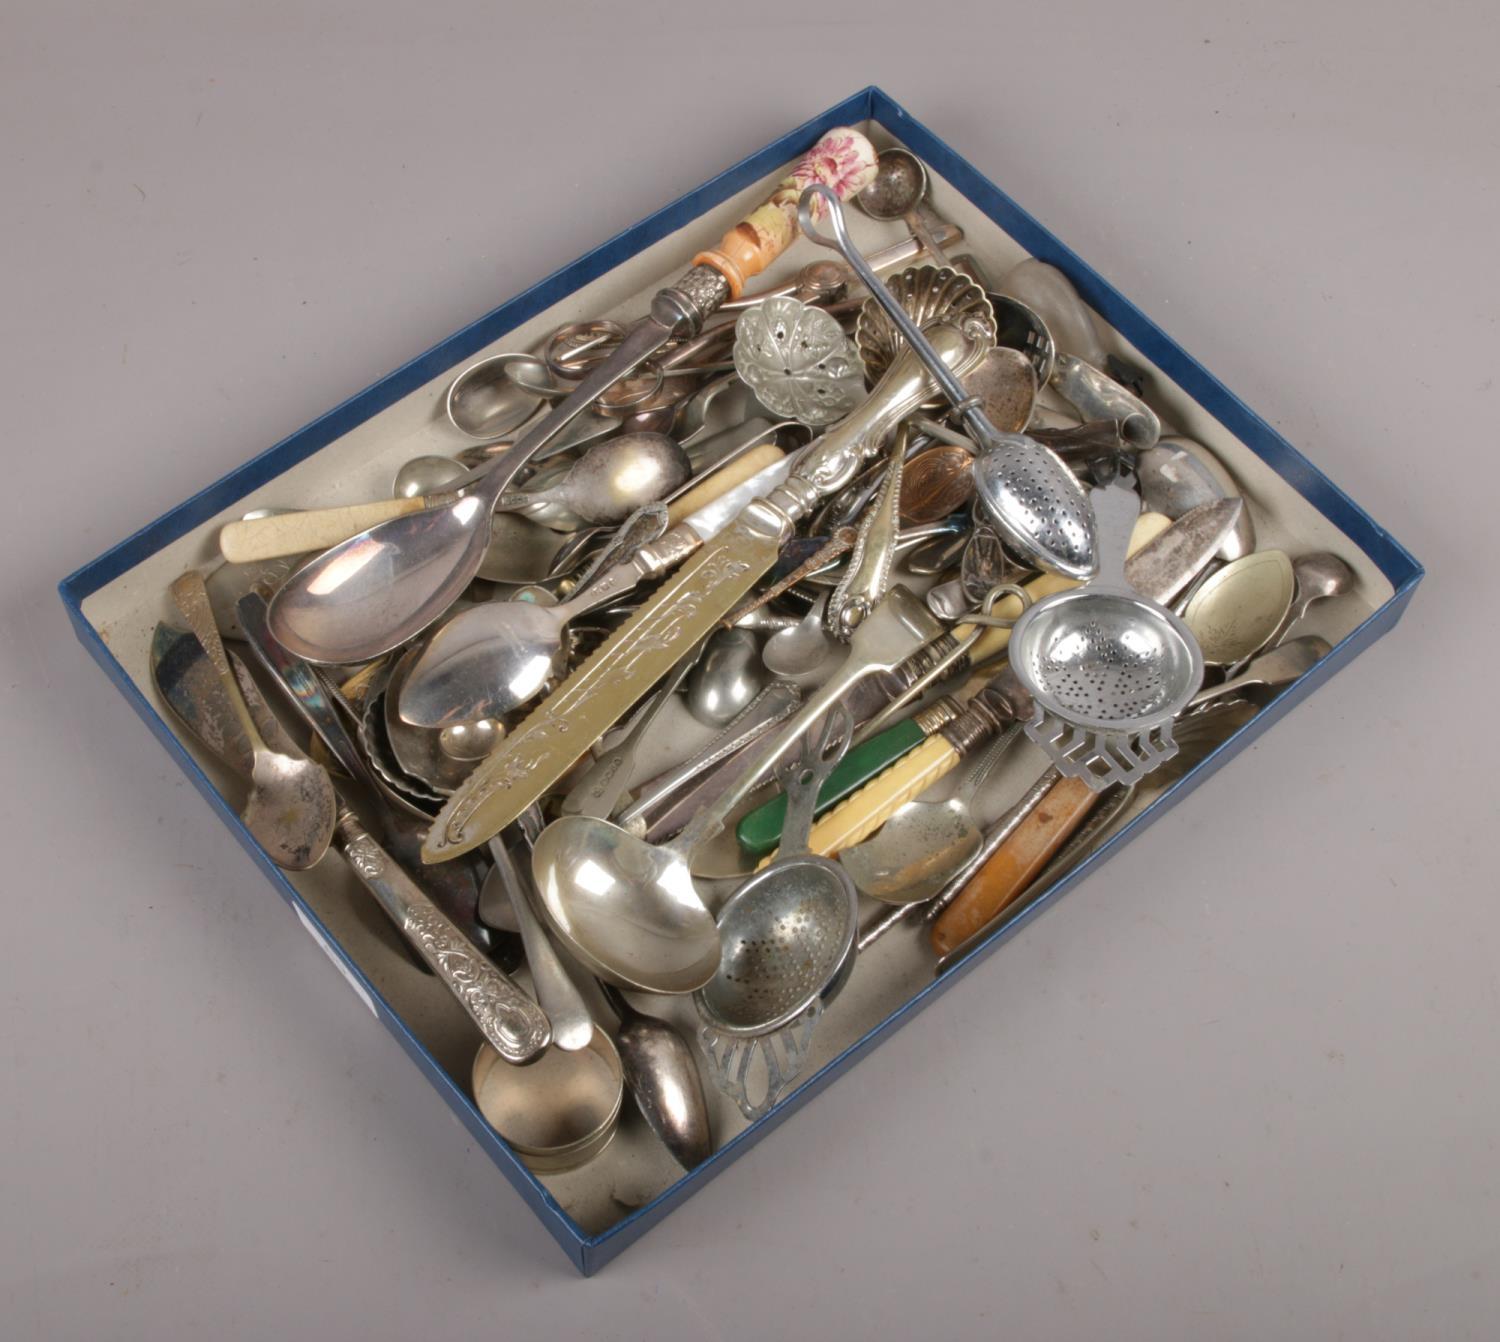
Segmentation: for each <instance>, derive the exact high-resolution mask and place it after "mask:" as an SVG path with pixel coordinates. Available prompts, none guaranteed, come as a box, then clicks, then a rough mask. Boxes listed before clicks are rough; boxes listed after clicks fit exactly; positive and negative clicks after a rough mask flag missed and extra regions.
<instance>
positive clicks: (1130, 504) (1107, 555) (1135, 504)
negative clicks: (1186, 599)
mask: <svg viewBox="0 0 1500 1342" xmlns="http://www.w3.org/2000/svg"><path fill="white" fill-rule="evenodd" d="M1089 502H1090V503H1091V504H1092V505H1093V508H1094V535H1095V543H1094V553H1095V554H1096V555H1097V556H1098V560H1099V572H1098V574H1097V576H1096V577H1095V581H1096V582H1099V583H1108V584H1110V585H1111V586H1115V587H1127V586H1129V582H1128V581H1127V579H1126V577H1125V560H1126V558H1127V557H1128V555H1129V553H1130V538H1131V533H1132V532H1133V531H1134V530H1135V524H1136V521H1137V519H1138V518H1139V517H1140V515H1141V499H1140V495H1138V494H1137V493H1136V492H1135V490H1134V489H1132V488H1131V487H1130V484H1129V483H1128V481H1127V480H1126V479H1125V478H1124V477H1123V476H1116V477H1115V479H1114V481H1113V482H1112V483H1110V484H1108V485H1105V486H1103V487H1101V488H1099V489H1095V490H1093V491H1091V492H1090V494H1089Z"/></svg>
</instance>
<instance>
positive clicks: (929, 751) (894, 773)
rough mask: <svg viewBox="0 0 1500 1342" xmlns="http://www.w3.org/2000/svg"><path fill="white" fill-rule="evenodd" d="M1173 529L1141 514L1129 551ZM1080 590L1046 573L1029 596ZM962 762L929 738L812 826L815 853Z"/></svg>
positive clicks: (866, 832)
mask: <svg viewBox="0 0 1500 1342" xmlns="http://www.w3.org/2000/svg"><path fill="white" fill-rule="evenodd" d="M1171 525H1172V523H1171V521H1170V520H1169V519H1168V518H1165V517H1163V516H1161V514H1159V513H1142V514H1141V516H1140V518H1139V520H1138V521H1137V522H1136V524H1135V530H1134V532H1132V533H1131V537H1130V552H1131V553H1132V554H1134V553H1135V552H1136V551H1137V550H1139V549H1140V548H1141V546H1143V545H1145V544H1146V543H1147V542H1148V541H1150V540H1153V539H1154V538H1155V537H1157V536H1159V535H1160V534H1161V533H1162V532H1163V531H1165V530H1166V528H1167V527H1169V526H1171ZM1077 586H1078V584H1077V583H1076V582H1075V581H1074V580H1073V579H1071V578H1060V577H1058V576H1057V575H1056V574H1052V573H1044V574H1043V575H1042V576H1041V577H1040V578H1033V579H1032V580H1031V581H1030V582H1029V583H1027V584H1026V591H1027V593H1028V594H1029V595H1030V596H1031V599H1032V600H1033V601H1040V600H1041V599H1042V597H1044V596H1051V595H1052V594H1053V593H1054V592H1065V591H1067V590H1068V588H1070V587H1077ZM1020 604H1021V603H1020V602H1019V601H1018V600H1016V598H1015V597H1013V596H1007V597H1004V598H1003V599H1001V600H1000V601H997V602H996V603H995V609H994V613H995V614H997V615H1002V616H1009V617H1015V616H1017V615H1019V614H1020V613H1021V612H1020V610H1019V609H1018V607H1019V606H1020ZM973 627H974V626H973V625H959V626H958V627H957V628H955V629H954V631H953V632H954V635H955V636H956V637H957V638H960V639H962V638H965V637H966V636H967V635H968V634H969V632H970V631H971V630H972V629H973ZM1009 642H1010V630H1009V629H987V630H985V632H984V635H983V636H982V637H981V638H980V639H979V641H978V642H977V643H976V644H975V645H974V647H973V649H972V650H971V652H970V654H969V656H970V659H971V660H972V661H973V662H974V663H975V664H976V665H977V664H978V663H980V662H982V661H986V660H987V659H989V658H990V657H994V656H995V655H997V654H998V653H1001V652H1004V651H1005V647H1006V645H1007V644H1008V643H1009ZM939 744H941V745H942V746H944V747H946V750H945V751H944V750H940V749H939V748H938V746H939ZM960 758H961V757H960V755H959V753H958V751H956V750H955V749H954V748H953V747H952V746H951V745H948V743H947V742H946V741H945V740H943V738H942V737H940V736H933V737H930V738H929V739H928V740H927V741H925V742H924V743H923V744H922V745H920V746H918V747H917V749H915V750H913V751H912V752H911V754H909V755H905V756H903V757H902V758H901V759H899V760H897V761H896V763H895V764H893V765H892V766H891V767H890V768H889V769H887V770H886V771H885V772H884V773H883V774H881V775H880V777H878V778H876V779H875V780H874V781H873V782H871V783H868V784H867V785H866V786H864V787H863V788H861V789H860V790H859V791H858V792H856V793H855V794H854V795H853V796H852V797H849V798H848V799H847V800H846V801H844V802H843V803H842V804H841V805H840V806H838V807H837V808H835V809H834V810H832V811H830V812H829V813H828V814H827V815H825V816H824V817H823V818H822V819H821V820H819V821H818V823H817V824H816V825H814V826H813V831H812V836H811V838H810V839H809V840H808V843H809V846H810V847H811V849H812V851H813V852H814V853H817V854H818V855H819V856H822V857H827V856H829V855H830V854H832V853H838V852H842V851H843V850H844V849H845V848H850V847H852V846H853V845H854V844H856V843H859V842H860V841H861V840H863V839H866V838H868V837H869V836H870V835H871V834H873V833H874V832H875V831H876V830H877V829H879V828H880V827H881V826H882V825H883V824H885V822H886V821H887V820H889V819H890V818H891V816H893V815H894V814H895V813H896V811H897V810H898V809H900V808H901V807H902V806H905V805H906V803H907V802H909V801H910V800H911V799H912V798H913V797H916V796H919V795H920V794H921V793H923V792H925V791H926V790H927V789H928V788H930V787H931V786H932V785H933V784H934V783H936V782H937V781H938V779H940V778H942V777H944V776H945V775H947V774H948V773H949V772H951V771H952V770H953V768H954V767H955V766H956V765H957V764H958V761H959V759H960Z"/></svg>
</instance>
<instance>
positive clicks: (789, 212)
mask: <svg viewBox="0 0 1500 1342" xmlns="http://www.w3.org/2000/svg"><path fill="white" fill-rule="evenodd" d="M876 161H877V159H876V154H875V146H874V145H872V144H871V143H870V142H869V141H868V140H867V139H865V137H864V136H863V135H861V134H860V133H859V132H858V131H857V130H854V129H852V128H851V127H849V126H839V127H837V128H835V129H834V130H831V131H829V132H828V134H827V135H825V136H824V137H823V138H822V139H821V140H819V141H818V142H817V144H815V145H814V146H813V147H812V148H811V149H810V150H809V151H808V152H807V154H806V156H805V157H804V158H803V159H802V161H801V162H800V163H798V164H797V166H796V167H795V168H793V169H792V170H791V172H789V173H788V174H787V175H786V176H785V177H783V178H782V179H781V181H780V182H778V183H777V184H776V190H775V191H773V192H772V193H771V196H770V198H769V199H768V200H767V201H766V203H765V204H764V205H762V206H760V207H759V208H758V209H756V210H754V211H752V212H751V213H750V214H749V215H747V216H746V217H745V218H744V219H742V220H741V221H740V222H739V223H738V224H736V225H735V226H734V227H733V228H731V229H730V230H729V232H727V233H726V234H725V235H724V236H723V238H722V239H721V240H720V242H719V245H718V246H717V247H714V248H711V249H710V250H708V251H706V252H699V253H698V255H697V256H695V257H694V258H693V264H694V265H695V266H712V267H713V268H714V269H715V270H717V271H718V272H719V274H721V275H722V276H723V277H724V278H725V279H726V280H728V281H729V296H730V297H731V298H738V297H739V296H740V294H741V293H742V292H743V291H744V288H745V281H746V280H748V279H750V278H751V277H752V276H755V275H759V274H760V272H761V271H763V270H764V269H765V268H766V267H767V266H769V265H770V264H771V262H772V261H774V260H775V259H776V258H777V257H778V256H780V255H781V254H782V252H784V251H786V249H787V248H788V247H789V246H790V245H791V243H792V240H793V239H794V238H795V237H796V236H797V201H798V199H799V198H800V197H801V195H802V192H803V191H804V190H805V189H806V188H807V187H809V186H811V185H812V184H813V183H814V182H822V183H823V184H824V185H825V186H826V187H828V188H829V189H830V190H831V191H833V192H834V194H835V195H837V196H838V198H839V199H840V200H848V199H849V197H850V196H852V195H854V193H855V192H856V191H861V190H863V189H864V188H865V187H867V186H868V185H869V184H870V183H871V182H872V181H873V180H874V179H875V167H876Z"/></svg>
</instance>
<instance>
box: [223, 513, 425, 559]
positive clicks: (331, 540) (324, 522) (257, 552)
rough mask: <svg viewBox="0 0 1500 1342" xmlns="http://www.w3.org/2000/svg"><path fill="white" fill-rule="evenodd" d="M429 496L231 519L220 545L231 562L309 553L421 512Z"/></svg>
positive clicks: (225, 556)
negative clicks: (390, 521) (237, 520)
mask: <svg viewBox="0 0 1500 1342" xmlns="http://www.w3.org/2000/svg"><path fill="white" fill-rule="evenodd" d="M427 506H428V503H427V500H426V499H420V498H418V499H381V500H379V501H378V502H376V503H351V504H349V505H347V506H346V507H343V508H310V509H308V510H307V511H305V512H299V513H276V514H274V515H273V516H271V517H256V518H253V519H251V520H250V521H248V522H246V521H239V522H231V523H229V525H228V526H226V527H225V528H224V530H223V531H221V532H220V533H219V549H220V550H221V551H222V552H223V555H224V558H225V559H227V560H228V561H229V562H230V563H231V564H249V563H252V562H254V561H256V560H259V559H280V558H282V557H283V556H285V555H301V554H308V553H310V552H312V551H315V550H327V549H329V548H330V547H331V546H334V545H338V544H339V543H340V542H341V541H346V540H348V539H349V537H351V536H357V535H359V533H360V532H361V531H364V530H365V529H366V528H368V527H373V526H375V525H376V524H377V523H380V522H387V521H389V520H390V519H391V518H393V517H403V516H405V515H406V514H407V513H419V512H421V511H422V510H423V509H424V508H426V507H427Z"/></svg>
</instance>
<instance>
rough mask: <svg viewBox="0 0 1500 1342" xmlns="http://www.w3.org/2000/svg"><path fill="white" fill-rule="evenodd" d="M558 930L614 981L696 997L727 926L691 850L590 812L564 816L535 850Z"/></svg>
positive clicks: (546, 906)
mask: <svg viewBox="0 0 1500 1342" xmlns="http://www.w3.org/2000/svg"><path fill="white" fill-rule="evenodd" d="M531 860H532V871H533V872H534V874H535V876H536V883H537V890H538V892H539V894H540V896H541V901H542V908H543V912H544V913H545V914H546V917H547V921H548V922H549V923H550V924H551V926H552V928H553V930H554V931H555V932H557V933H558V935H559V936H561V937H562V938H563V940H564V941H565V942H566V943H567V945H568V947H569V949H571V950H572V951H573V953H574V954H575V955H576V956H577V958H578V959H579V960H581V961H582V962H583V963H584V964H585V965H586V966H587V967H588V968H590V969H591V970H593V972H594V973H596V974H597V975H598V976H599V977H600V978H602V979H604V980H605V981H606V982H609V983H613V984H615V985H616V986H617V987H621V988H636V989H640V990H641V991H644V992H655V993H690V992H694V991H696V990H697V989H699V988H701V987H703V985H704V984H705V983H707V982H708V981H709V980H710V979H711V978H713V976H714V973H715V971H716V970H717V969H718V967H719V932H718V928H717V927H716V926H715V925H714V920H713V915H712V914H710V913H709V911H708V909H707V908H705V907H704V904H703V900H702V898H701V897H700V896H699V894H698V891H697V890H696V889H695V888H694V886H693V878H692V873H691V871H690V870H689V866H688V860H687V857H686V855H684V854H683V853H681V852H679V851H678V850H676V849H674V848H672V847H669V846H667V845H664V844H663V845H655V844H649V843H646V842H645V841H644V840H643V839H638V838H636V837H635V835H633V834H630V833H628V832H627V831H625V830H623V829H621V828H620V827H619V826H618V825H612V824H610V823H609V822H608V821H607V820H598V819H595V818H593V817H588V816H563V817H562V818H561V819H559V820H554V821H553V822H552V823H551V824H550V825H548V826H547V828H546V829H544V830H543V831H542V833H541V834H540V836H539V837H538V838H537V841H536V845H535V847H534V848H533V849H532V855H531Z"/></svg>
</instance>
